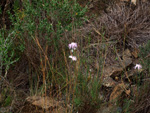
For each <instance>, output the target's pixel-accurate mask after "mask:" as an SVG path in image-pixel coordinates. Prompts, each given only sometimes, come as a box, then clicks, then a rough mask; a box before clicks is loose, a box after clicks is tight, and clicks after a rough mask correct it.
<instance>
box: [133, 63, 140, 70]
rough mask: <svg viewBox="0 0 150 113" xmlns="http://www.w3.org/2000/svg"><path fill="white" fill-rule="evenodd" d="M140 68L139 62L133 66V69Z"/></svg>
mask: <svg viewBox="0 0 150 113" xmlns="http://www.w3.org/2000/svg"><path fill="white" fill-rule="evenodd" d="M141 68H142V66H141V65H140V64H136V65H135V67H134V69H138V70H139V69H141Z"/></svg>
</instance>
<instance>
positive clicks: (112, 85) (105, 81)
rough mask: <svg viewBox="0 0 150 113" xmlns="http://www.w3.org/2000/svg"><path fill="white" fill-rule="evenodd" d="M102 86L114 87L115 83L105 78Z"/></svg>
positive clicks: (109, 78)
mask: <svg viewBox="0 0 150 113" xmlns="http://www.w3.org/2000/svg"><path fill="white" fill-rule="evenodd" d="M102 84H103V85H104V86H106V87H114V86H115V85H116V84H117V82H115V81H114V80H113V79H112V78H111V77H105V78H104V79H103V83H102Z"/></svg>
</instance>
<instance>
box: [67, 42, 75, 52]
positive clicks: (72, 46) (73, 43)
mask: <svg viewBox="0 0 150 113" xmlns="http://www.w3.org/2000/svg"><path fill="white" fill-rule="evenodd" d="M68 47H69V49H72V50H76V49H77V43H75V42H72V43H71V44H69V45H68Z"/></svg>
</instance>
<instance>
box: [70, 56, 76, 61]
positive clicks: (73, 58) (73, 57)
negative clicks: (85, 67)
mask: <svg viewBox="0 0 150 113" xmlns="http://www.w3.org/2000/svg"><path fill="white" fill-rule="evenodd" d="M69 58H71V59H72V61H77V57H76V56H72V55H70V56H69Z"/></svg>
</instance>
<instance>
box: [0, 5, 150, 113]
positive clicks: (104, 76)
mask: <svg viewBox="0 0 150 113" xmlns="http://www.w3.org/2000/svg"><path fill="white" fill-rule="evenodd" d="M101 12H102V13H101V15H100V16H97V17H95V18H94V19H93V18H92V19H89V20H88V19H87V21H86V22H85V23H84V25H83V26H81V27H80V28H77V29H74V30H73V31H72V32H68V31H66V32H65V33H64V34H63V37H62V39H60V40H61V42H63V41H64V40H66V39H67V40H69V42H70V41H74V42H78V45H80V46H79V51H78V52H79V57H81V58H85V59H87V60H86V61H85V62H84V63H82V64H81V68H80V69H79V70H80V71H81V72H82V73H83V75H86V74H85V73H87V72H86V71H87V70H86V69H87V67H88V66H89V67H90V69H91V76H90V77H89V80H92V79H93V78H94V76H97V79H99V81H101V84H102V85H101V88H100V93H99V94H98V95H99V98H101V104H100V107H99V108H95V109H94V107H93V106H92V107H91V106H90V105H89V103H88V101H87V102H86V100H85V101H84V102H85V104H84V105H83V106H82V108H79V109H78V112H79V113H85V112H87V113H92V112H93V113H116V112H118V113H149V112H150V96H149V95H150V92H149V91H150V88H149V87H148V86H149V73H148V71H147V70H140V72H139V71H138V70H135V69H134V68H133V67H134V66H135V65H136V64H137V63H139V62H140V60H141V59H140V58H139V56H138V53H139V52H140V49H139V48H140V47H143V46H144V45H145V44H146V43H147V42H148V41H149V40H150V3H149V2H139V3H138V4H137V5H136V6H135V5H133V4H129V3H128V4H126V3H124V2H121V3H120V2H119V3H116V4H113V5H112V4H111V7H110V8H109V9H107V12H106V11H101ZM34 41H35V42H36V44H35V43H34V42H32V41H31V40H29V39H25V51H24V52H23V53H22V54H21V58H20V60H19V61H18V62H16V63H15V64H14V66H13V67H11V68H10V70H9V71H8V76H7V79H8V81H10V83H11V84H9V85H10V86H11V87H13V88H14V89H12V90H9V91H8V92H7V91H6V92H7V93H10V94H12V95H13V102H12V105H11V107H12V111H13V112H14V113H15V111H16V112H18V113H19V112H24V113H27V112H28V113H29V112H31V113H33V112H34V113H40V112H41V113H42V112H46V110H43V109H45V108H44V107H43V105H41V104H40V105H39V103H42V104H44V103H43V102H45V100H44V99H43V98H42V97H35V98H36V99H35V98H34V97H32V98H31V97H30V98H29V97H28V96H29V95H30V94H29V92H30V91H29V84H30V83H29V82H30V81H29V80H30V79H33V78H35V75H39V78H40V77H41V78H42V76H41V75H42V74H43V72H44V71H42V70H41V69H40V68H41V67H39V66H41V65H42V66H43V67H44V66H45V65H47V67H44V69H45V72H48V70H49V67H48V64H47V63H45V62H46V61H47V58H46V57H45V56H48V55H50V54H51V55H52V56H54V57H55V58H54V59H53V60H52V61H49V62H52V65H53V67H54V68H56V69H57V68H58V67H61V65H62V64H63V63H62V62H61V61H60V60H59V57H64V56H63V55H64V51H65V50H64V48H65V46H66V45H63V43H61V44H60V45H58V46H59V49H60V51H61V53H60V51H54V48H51V46H49V47H45V44H46V40H45V39H44V38H41V39H39V40H34ZM39 45H41V48H42V49H41V48H40V47H39ZM42 50H45V51H44V52H43V51H42ZM66 51H68V50H67V49H66ZM45 54H46V55H45ZM41 59H43V61H42V62H41ZM100 63H102V64H103V65H100ZM87 65H88V66H87ZM69 66H70V65H69ZM64 67H67V66H66V65H65V66H64ZM73 69H74V67H71V68H70V70H73ZM34 73H36V74H34ZM54 74H56V75H58V74H59V73H54ZM28 75H31V76H28ZM37 81H38V85H39V87H40V85H41V84H42V83H43V81H42V79H41V80H40V79H38V80H37ZM33 82H35V81H33ZM55 84H56V86H52V87H50V88H48V89H47V91H46V92H47V94H51V95H53V96H54V97H57V96H56V95H57V90H58V86H57V83H55ZM139 84H140V85H139ZM6 87H8V84H7V83H6V82H3V83H2V85H1V88H6ZM87 87H88V86H87ZM8 88H10V87H8ZM86 96H87V97H88V95H85V97H86ZM27 97H28V98H27ZM58 97H59V96H58ZM62 97H63V96H62ZM26 98H27V99H26ZM44 98H47V97H44ZM48 98H49V97H48ZM59 98H60V97H59ZM25 99H26V100H25ZM32 99H33V100H32ZM22 100H24V101H22ZM31 100H32V101H31ZM46 100H47V101H48V102H45V103H46V106H47V107H48V110H49V111H50V112H56V113H57V112H60V113H62V112H66V111H67V110H66V109H70V108H69V107H68V106H64V105H63V104H62V103H63V102H60V101H59V102H55V101H53V102H55V104H53V102H51V99H46ZM49 100H50V101H49ZM58 100H61V101H63V99H58ZM0 102H1V101H0ZM56 103H57V104H56ZM37 104H38V105H37ZM58 106H61V108H60V107H59V108H58V110H56V108H57V107H58ZM127 106H128V107H127ZM42 108H43V109H42ZM0 109H1V108H0ZM46 109H47V108H46ZM48 110H47V111H48Z"/></svg>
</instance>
